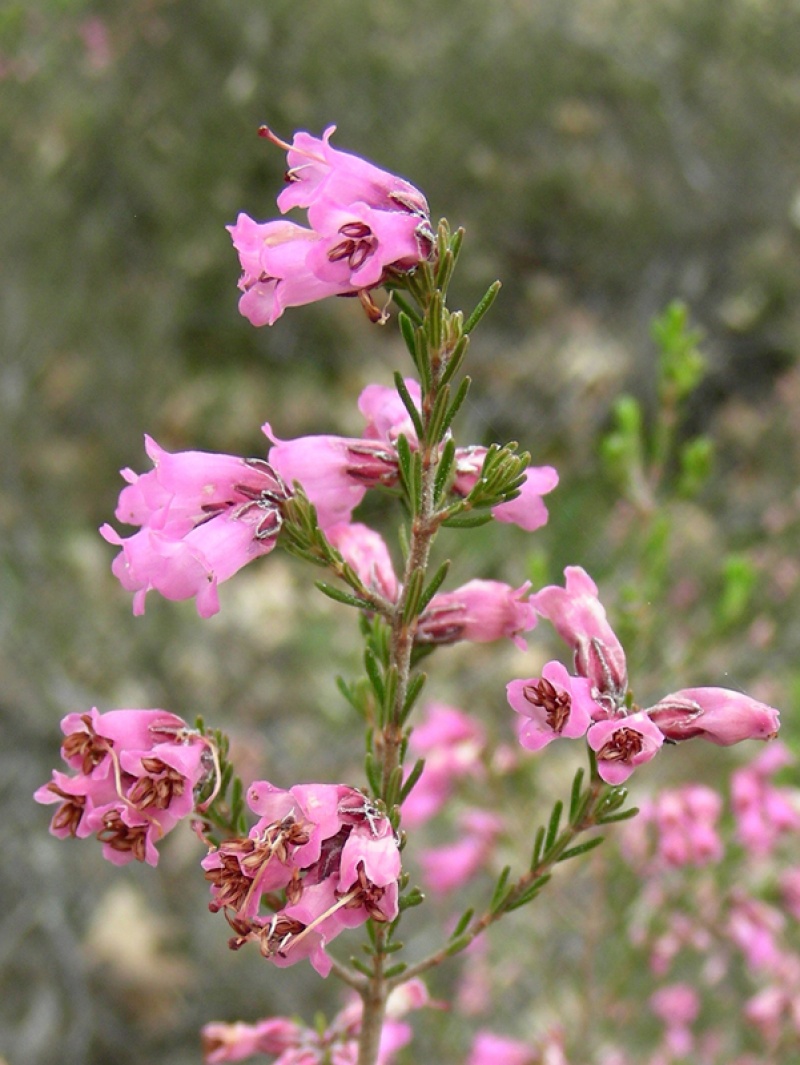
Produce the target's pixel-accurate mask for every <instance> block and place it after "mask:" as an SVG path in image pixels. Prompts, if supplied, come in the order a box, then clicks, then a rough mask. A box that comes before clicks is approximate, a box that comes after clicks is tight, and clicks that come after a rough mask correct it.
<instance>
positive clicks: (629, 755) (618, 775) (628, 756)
mask: <svg viewBox="0 0 800 1065" xmlns="http://www.w3.org/2000/svg"><path fill="white" fill-rule="evenodd" d="M586 740H587V742H588V744H589V746H590V747H591V748H592V750H593V751H594V752H595V753H596V755H597V771H598V773H599V774H600V776H601V777H602V778H603V780H605V782H606V783H607V784H622V783H623V781H625V780H627V779H628V777H629V776H630V775H631V773H632V772H633V771H634V769H636V767H637V766H640V765H643V764H644V763H645V762H649V761H650V759H651V758H655V756H656V754H657V753H658V750H659V748H660V747H661V745H662V744H663V742H664V737H663V736H662V734H661V732H660V731H659V730H658V729H657V728H656V726H655V725H654V724H653V722H652V721H651V720H650V719H649V717H648V716H647V715H646V714H644V713H638V714H629V715H628V716H627V717H617V718H611V719H608V720H606V721H596V722H595V724H593V725H592V726H591V727H590V729H589V731H588V732H587V733H586Z"/></svg>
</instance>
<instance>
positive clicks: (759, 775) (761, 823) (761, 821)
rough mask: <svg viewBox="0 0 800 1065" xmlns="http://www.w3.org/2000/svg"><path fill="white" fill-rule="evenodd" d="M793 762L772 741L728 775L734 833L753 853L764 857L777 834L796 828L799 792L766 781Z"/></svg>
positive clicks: (799, 822)
mask: <svg viewBox="0 0 800 1065" xmlns="http://www.w3.org/2000/svg"><path fill="white" fill-rule="evenodd" d="M793 762H794V758H793V757H792V755H791V754H790V752H789V750H788V749H787V748H786V747H784V745H783V744H781V743H775V744H773V745H771V746H770V747H768V748H767V749H766V750H765V751H764V752H763V753H762V754H761V755H759V757H758V758H756V759H755V760H754V761H753V762H751V763H750V764H749V765H747V766H744V767H743V768H742V769H738V770H737V771H736V772H735V773H734V774H733V777H732V778H731V805H732V807H733V813H734V816H735V818H736V834H737V836H738V838H739V840H740V841H741V843H742V844H743V845H744V846H745V847H746V848H747V850H748V851H749V852H750V853H751V854H752V855H753V856H757V857H762V858H763V857H766V856H767V855H769V854H771V853H772V851H773V850H774V849H775V847H776V846H777V843H778V841H779V840H780V838H781V836H785V835H786V834H787V833H793V832H797V831H798V829H800V793H799V792H798V791H797V789H796V788H780V787H776V786H775V785H774V784H773V783H772V782H771V780H770V777H771V776H772V775H773V773H776V772H778V771H779V770H780V769H782V768H784V767H785V766H787V765H791V764H793Z"/></svg>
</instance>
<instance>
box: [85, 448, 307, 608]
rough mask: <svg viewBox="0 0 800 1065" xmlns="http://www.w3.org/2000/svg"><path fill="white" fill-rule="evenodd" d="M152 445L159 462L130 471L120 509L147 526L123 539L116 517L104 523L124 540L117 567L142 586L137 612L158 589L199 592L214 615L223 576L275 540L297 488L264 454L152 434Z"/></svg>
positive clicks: (134, 587)
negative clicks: (175, 442)
mask: <svg viewBox="0 0 800 1065" xmlns="http://www.w3.org/2000/svg"><path fill="white" fill-rule="evenodd" d="M145 447H146V449H147V453H148V455H149V456H150V458H151V459H152V462H153V467H154V468H153V469H152V470H151V471H150V472H148V473H145V474H141V475H139V474H135V473H133V472H132V471H131V470H123V471H122V475H123V477H124V478H125V480H126V481H128V486H127V487H126V488H124V489H123V490H122V492H121V493H120V497H119V504H118V506H117V510H116V516H117V519H118V520H119V521H123V522H126V523H128V524H130V525H139V526H141V529H140V531H139V532H138V533H135V534H134V535H133V536H130V537H128V538H126V539H123V538H122V537H121V536H120V535H119V534H118V533H117V532H116V530H114V529H113V528H112V527H111V526H110V525H103V526H102V528H101V529H100V533H101V535H102V536H103V538H104V539H105V540H107V541H108V542H109V543H111V544H115V545H116V546H119V547H121V548H122V550H121V552H120V554H119V555H117V557H116V558H115V559H114V562H113V563H112V566H111V569H112V572H113V573H114V575H115V576H116V577H117V579H118V580H119V581H120V583H121V584H122V586H123V588H125V589H126V590H127V591H131V592H133V593H134V598H133V612H134V614H142V613H144V607H145V598H146V596H147V593H148V592H149V591H150V590H151V589H154V590H155V591H157V592H159V594H161V595H163V596H164V598H166V599H176V600H180V599H191V598H196V600H197V611H198V613H199V614H200V616H201V617H210V616H211V615H212V614H215V613H216V612H217V611H218V610H219V596H218V593H217V586H218V584H219V583H220V582H221V581H226V580H228V578H229V577H232V576H233V575H234V574H235V573H236V572H238V570H239V569H241V568H242V566H244V565H246V564H247V563H248V562H250V561H252V559H254V558H258V557H259V556H260V555H265V554H268V553H269V552H270V551H272V550H273V548H274V547H275V544H276V542H277V538H278V533H279V532H280V529H281V526H282V524H283V518H282V514H281V509H280V508H281V504H282V503H283V502H284V501H285V499H286V498H287V497H288V494H289V493H288V491H287V489H286V487H285V485H284V484H283V482H282V481H281V479H280V477H278V476H277V475H276V473H275V471H274V470H273V469H272V467H271V466H269V465H268V464H267V463H266V462H264V461H263V459H243V458H238V457H237V456H234V455H218V454H213V453H206V452H202V451H184V452H178V453H177V454H170V452H168V451H165V450H164V449H163V448H161V447H159V446H158V444H157V443H156V442H155V441H154V440H152V439H151V438H150V437H145Z"/></svg>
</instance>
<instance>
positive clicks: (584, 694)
mask: <svg viewBox="0 0 800 1065" xmlns="http://www.w3.org/2000/svg"><path fill="white" fill-rule="evenodd" d="M506 693H507V697H508V702H509V705H510V706H511V709H512V710H516V712H517V713H518V714H522V716H523V717H525V718H527V719H528V720H527V721H525V722H524V724H523V725H522V727H521V729H520V731H519V733H518V736H519V742H520V743H521V744H522V746H523V747H526V748H527V749H528V750H529V751H539V750H541V749H542V747H546V746H547V744H548V743H552V741H553V740H555V739H558V737H559V736H563V737H565V738H566V739H576V738H577V737H578V736H583V735H584V734H585V733H586V730H587V729H588V728H589V726H590V725H591V723H592V720H593V719H594V717H595V716H599V715H600V714H602V708H601V707H599V706H598V705H597V703H596V702H595V701H594V700H593V699H592V696H591V685H590V683H589V681H588V680H586V679H585V678H584V677H571V676H570V675H569V673H568V672H567V671H566V669H565V668H564V666H563V665H562V664H561V663H560V662H548V663H547V664H546V665H545V666H544V667H543V668H542V675H541V677H529V678H528V679H527V680H512V681H510V682H509V683H508V684H507V685H506Z"/></svg>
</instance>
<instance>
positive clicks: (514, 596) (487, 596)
mask: <svg viewBox="0 0 800 1065" xmlns="http://www.w3.org/2000/svg"><path fill="white" fill-rule="evenodd" d="M529 588H530V583H529V582H526V583H525V584H523V585H522V586H521V587H519V588H511V587H510V586H509V585H508V584H503V583H502V582H500V581H482V580H474V581H468V582H467V584H464V585H462V586H461V587H460V588H457V589H456V590H455V591H454V592H445V593H440V594H437V595H435V596H434V597H433V599H432V600H431V601H430V603H429V604H428V606H427V608H426V609H425V611H424V612H423V614H422V616H421V617H420V620H419V627H418V629H417V640H418V642H419V643H455V642H456V641H457V640H471V641H473V642H474V643H490V642H492V641H493V640H501V639H503V638H505V637H507V638H508V639H511V640H513V641H514V643H515V644H516V645H517V646H518V647H520V648H523V649H524V648H525V641H524V640H523V638H522V636H521V633H523V632H530V630H531V629H532V628H534V626H535V625H536V614H535V611H534V609H533V607H532V605H531V602H530V601H529V600H528V599H527V598H525V596H526V595H527V592H528V589H529Z"/></svg>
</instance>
